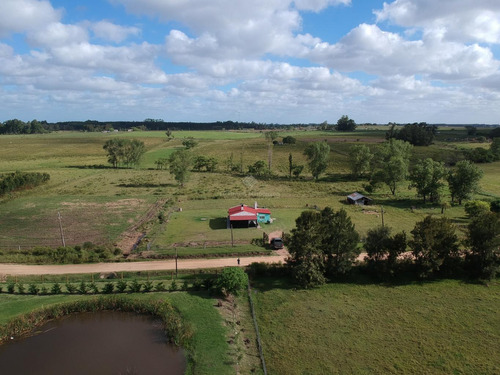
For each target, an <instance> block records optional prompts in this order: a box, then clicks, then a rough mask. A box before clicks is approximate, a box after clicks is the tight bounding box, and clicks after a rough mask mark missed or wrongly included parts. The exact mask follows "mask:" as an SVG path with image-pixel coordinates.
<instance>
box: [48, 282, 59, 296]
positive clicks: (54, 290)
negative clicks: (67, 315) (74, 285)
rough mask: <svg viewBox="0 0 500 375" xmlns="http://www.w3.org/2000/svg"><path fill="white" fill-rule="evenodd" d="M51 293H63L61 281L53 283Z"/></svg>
mask: <svg viewBox="0 0 500 375" xmlns="http://www.w3.org/2000/svg"><path fill="white" fill-rule="evenodd" d="M50 293H52V294H61V293H62V289H61V285H59V283H55V284H53V285H52V288H51V289H50Z"/></svg>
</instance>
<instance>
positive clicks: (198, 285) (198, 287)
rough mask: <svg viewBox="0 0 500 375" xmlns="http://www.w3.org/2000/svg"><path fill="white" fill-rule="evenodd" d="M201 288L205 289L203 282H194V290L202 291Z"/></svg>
mask: <svg viewBox="0 0 500 375" xmlns="http://www.w3.org/2000/svg"><path fill="white" fill-rule="evenodd" d="M201 288H203V280H199V279H195V280H194V282H193V289H194V290H201Z"/></svg>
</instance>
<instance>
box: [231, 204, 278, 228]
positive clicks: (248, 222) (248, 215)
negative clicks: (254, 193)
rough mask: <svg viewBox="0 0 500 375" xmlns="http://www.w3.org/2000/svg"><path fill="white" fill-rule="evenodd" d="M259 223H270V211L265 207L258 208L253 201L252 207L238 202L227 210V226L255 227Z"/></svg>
mask: <svg viewBox="0 0 500 375" xmlns="http://www.w3.org/2000/svg"><path fill="white" fill-rule="evenodd" d="M261 223H265V224H268V223H271V211H270V210H269V209H267V208H260V207H258V206H257V202H255V205H254V207H250V206H247V205H245V204H240V205H239V206H234V207H231V208H230V209H229V210H228V216H227V227H228V228H231V226H232V227H233V228H248V227H257V226H258V225H259V224H261Z"/></svg>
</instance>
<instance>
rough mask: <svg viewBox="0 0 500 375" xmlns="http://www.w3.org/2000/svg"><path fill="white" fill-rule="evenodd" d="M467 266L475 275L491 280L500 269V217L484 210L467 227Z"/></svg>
mask: <svg viewBox="0 0 500 375" xmlns="http://www.w3.org/2000/svg"><path fill="white" fill-rule="evenodd" d="M465 243H466V245H467V246H468V247H469V251H468V253H467V255H466V260H467V266H468V269H469V271H470V273H471V275H472V276H473V277H476V278H479V279H484V280H491V279H493V278H495V276H496V275H497V274H498V272H499V270H500V217H499V216H498V215H497V214H495V213H493V212H484V213H482V214H479V215H478V216H476V217H474V218H473V219H472V221H471V222H470V223H469V226H468V228H467V239H466V241H465Z"/></svg>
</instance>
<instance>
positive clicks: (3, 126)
mask: <svg viewBox="0 0 500 375" xmlns="http://www.w3.org/2000/svg"><path fill="white" fill-rule="evenodd" d="M46 128H47V121H42V122H40V121H38V120H32V121H28V122H24V121H21V120H18V119H12V120H7V121H5V122H3V123H0V134H41V133H47V129H46Z"/></svg>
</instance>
